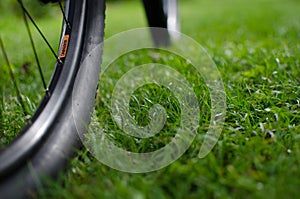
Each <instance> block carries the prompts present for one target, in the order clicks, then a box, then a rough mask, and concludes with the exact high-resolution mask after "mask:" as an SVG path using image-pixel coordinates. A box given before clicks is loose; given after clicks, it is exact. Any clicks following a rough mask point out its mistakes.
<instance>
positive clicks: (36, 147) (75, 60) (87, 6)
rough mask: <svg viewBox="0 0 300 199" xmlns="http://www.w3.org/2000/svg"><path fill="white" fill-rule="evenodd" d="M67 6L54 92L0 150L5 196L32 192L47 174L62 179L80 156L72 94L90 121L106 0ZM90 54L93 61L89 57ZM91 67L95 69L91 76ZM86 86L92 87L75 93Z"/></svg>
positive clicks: (73, 0)
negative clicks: (81, 102) (63, 172)
mask: <svg viewBox="0 0 300 199" xmlns="http://www.w3.org/2000/svg"><path fill="white" fill-rule="evenodd" d="M64 4H65V9H64V16H63V25H62V33H61V39H60V45H59V46H60V49H59V53H58V56H57V57H58V58H59V60H58V62H57V63H56V66H55V70H54V72H53V75H52V79H51V82H50V84H49V93H50V95H48V94H46V95H45V97H44V98H43V100H42V102H41V104H40V105H39V107H38V109H37V110H36V112H35V114H34V115H33V117H32V118H31V122H30V124H28V125H27V126H26V127H25V128H24V129H23V131H22V132H21V133H20V135H19V136H18V137H17V138H16V139H15V140H13V142H12V143H10V144H9V145H8V146H7V147H6V148H4V149H3V150H2V151H1V152H0V195H1V198H24V197H28V196H30V195H31V194H32V193H34V192H35V191H36V189H37V187H38V186H39V185H40V184H42V183H43V180H42V179H43V177H45V176H46V177H52V178H55V177H57V174H58V171H59V170H61V169H62V168H64V167H65V166H66V163H67V159H68V158H70V157H72V156H73V155H75V153H74V152H75V150H74V148H75V147H79V146H81V142H80V139H79V136H78V134H77V130H76V127H75V124H74V123H75V121H74V118H73V116H72V114H73V113H72V97H73V98H75V99H76V100H84V101H85V102H86V103H85V104H84V105H85V106H84V107H80V109H79V110H80V111H79V112H77V113H76V114H77V115H76V117H77V118H80V120H81V121H82V122H85V123H89V120H90V114H91V111H92V107H93V102H94V97H95V93H96V87H97V83H98V79H99V73H100V61H101V60H100V59H101V53H102V49H101V48H99V46H101V45H100V44H101V43H102V41H103V34H104V33H103V30H104V12H105V0H89V1H88V0H67V1H65V3H64ZM86 57H89V59H90V60H92V61H88V62H87V61H84V60H85V58H86ZM91 68H92V69H93V71H94V73H93V74H90V76H86V75H87V72H86V70H90V69H91ZM82 84H84V85H82ZM74 85H76V86H74ZM82 86H85V87H88V89H85V90H84V92H80V93H79V92H76V90H82V89H81V88H80V87H82ZM72 93H76V95H75V96H74V95H73V96H72ZM81 132H82V131H81Z"/></svg>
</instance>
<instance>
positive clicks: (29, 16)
mask: <svg viewBox="0 0 300 199" xmlns="http://www.w3.org/2000/svg"><path fill="white" fill-rule="evenodd" d="M18 2H19V4H20V7H21V8H22V10H23V12H24V13H25V14H26V16H27V17H28V18H29V20H30V21H31V23H32V24H33V25H34V27H35V28H36V30H37V31H38V32H39V34H40V35H41V37H42V38H43V40H44V42H45V43H46V44H47V46H48V47H49V49H50V50H51V52H52V54H53V55H54V57H55V58H56V61H57V62H58V63H60V64H62V61H61V59H60V58H59V57H58V56H57V55H56V53H55V51H54V49H53V48H52V46H51V44H50V43H49V41H48V40H47V38H46V37H45V35H44V34H43V33H42V31H41V30H40V28H39V27H38V25H37V24H36V23H35V21H34V20H33V18H32V17H31V15H30V14H29V12H28V11H27V9H26V8H25V7H24V4H23V1H22V0H18Z"/></svg>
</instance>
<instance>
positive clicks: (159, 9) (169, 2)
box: [143, 0, 180, 46]
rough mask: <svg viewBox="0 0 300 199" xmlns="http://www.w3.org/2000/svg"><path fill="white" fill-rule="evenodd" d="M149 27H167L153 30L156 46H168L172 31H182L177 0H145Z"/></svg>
mask: <svg viewBox="0 0 300 199" xmlns="http://www.w3.org/2000/svg"><path fill="white" fill-rule="evenodd" d="M143 4H144V8H145V12H146V16H147V20H148V25H149V27H157V28H165V30H162V29H160V30H159V31H157V29H153V30H152V32H151V33H152V38H153V41H154V44H155V45H156V46H161V45H163V46H167V45H169V43H170V37H172V32H170V31H178V32H179V31H180V22H179V14H178V5H177V4H178V3H177V0H143Z"/></svg>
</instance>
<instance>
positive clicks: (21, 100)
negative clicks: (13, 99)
mask: <svg viewBox="0 0 300 199" xmlns="http://www.w3.org/2000/svg"><path fill="white" fill-rule="evenodd" d="M0 47H1V50H2V54H3V57H4V60H5V62H6V65H7V67H8V70H9V75H10V77H11V79H12V81H13V84H14V87H15V90H16V93H17V98H18V100H19V102H20V104H21V107H22V110H23V114H24V116H25V119H26V120H28V119H29V114H28V111H27V110H26V107H25V104H24V101H23V98H22V95H21V91H20V88H19V85H18V83H17V80H16V78H15V75H14V73H13V70H12V67H11V64H10V61H9V59H8V56H7V53H6V50H5V47H4V44H3V41H2V37H1V36H0Z"/></svg>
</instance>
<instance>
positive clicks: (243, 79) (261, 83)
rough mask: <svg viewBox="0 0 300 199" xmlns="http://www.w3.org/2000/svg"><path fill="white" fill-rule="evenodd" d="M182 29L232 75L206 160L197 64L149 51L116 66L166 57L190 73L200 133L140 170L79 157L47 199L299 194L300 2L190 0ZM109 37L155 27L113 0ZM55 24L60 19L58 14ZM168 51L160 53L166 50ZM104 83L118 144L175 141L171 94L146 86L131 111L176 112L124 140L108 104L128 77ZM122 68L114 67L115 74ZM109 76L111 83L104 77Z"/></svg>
mask: <svg viewBox="0 0 300 199" xmlns="http://www.w3.org/2000/svg"><path fill="white" fill-rule="evenodd" d="M180 11H181V22H182V32H183V33H184V34H186V35H188V36H190V37H191V38H193V39H195V40H196V41H197V42H198V43H199V44H201V45H202V46H203V47H204V48H205V49H206V50H207V52H208V54H209V55H210V56H211V57H212V60H213V61H214V62H215V63H216V66H217V68H218V69H219V72H220V74H221V76H222V79H223V83H224V87H225V91H226V101H227V102H226V103H227V113H226V118H225V124H224V127H223V131H222V134H221V136H220V138H219V140H218V141H217V144H216V145H215V147H214V148H213V150H212V151H211V152H210V153H209V154H208V155H207V156H206V157H205V158H202V159H200V158H198V157H197V154H198V152H199V146H201V142H202V141H203V139H202V138H203V134H204V133H205V131H206V130H207V126H208V124H209V122H210V112H209V110H210V107H209V106H210V101H209V99H208V94H207V92H208V91H207V89H206V87H205V83H204V82H203V80H202V79H201V77H200V76H199V75H196V74H195V73H194V72H193V70H192V69H191V68H190V67H189V63H188V62H186V61H184V60H182V58H180V57H176V56H175V55H168V54H167V53H166V52H162V51H140V52H133V53H132V54H130V55H125V56H123V57H121V58H120V59H118V60H117V61H115V62H114V63H113V64H114V65H117V66H122V67H121V69H122V68H127V67H132V65H140V64H142V63H145V62H146V63H147V62H149V61H153V60H156V61H157V62H159V63H168V64H170V65H172V66H173V67H174V68H175V69H176V70H178V71H180V72H181V73H182V74H184V76H185V77H186V79H187V80H188V81H190V82H191V85H193V89H194V91H195V93H196V95H197V97H198V98H199V105H200V106H199V107H200V110H201V113H202V114H201V116H200V117H199V121H200V128H199V129H198V135H197V137H196V139H195V140H194V142H193V143H192V145H191V146H190V148H189V149H188V150H187V151H186V152H185V153H184V155H183V156H181V157H180V158H179V159H178V160H177V161H175V162H174V163H172V164H171V165H169V166H167V167H165V168H162V169H160V170H157V171H154V172H150V173H142V174H131V173H125V172H121V171H118V170H115V169H112V168H110V167H108V166H105V165H104V164H102V163H100V162H99V161H97V160H96V159H95V158H94V157H93V156H92V155H91V154H90V153H89V152H88V151H87V150H82V151H79V152H78V156H77V157H76V158H74V159H72V160H70V162H71V163H70V166H69V167H68V169H67V170H65V171H63V172H62V173H61V175H60V178H59V180H58V181H56V182H53V181H51V180H49V183H48V184H49V185H48V187H47V188H46V189H45V188H42V189H40V190H39V195H38V196H37V198H68V199H69V198H122V199H123V198H128V199H132V198H136V199H139V198H297V197H298V195H299V194H298V189H299V187H300V171H299V169H300V168H299V167H300V130H299V128H300V21H299V14H298V13H300V2H299V1H297V0H253V1H246V0H223V1H218V0H211V1H203V0H186V1H181V2H180ZM106 17H107V19H106V30H105V32H106V36H105V37H106V38H109V37H110V36H112V35H113V34H116V33H118V32H121V31H125V30H128V29H131V28H137V27H143V26H145V25H146V21H145V17H144V13H143V9H142V6H141V3H140V2H139V1H116V2H112V3H108V5H107V12H106ZM49 20H51V19H49ZM157 54H159V56H157ZM115 73H116V74H115V76H110V77H109V79H108V78H106V79H105V78H104V79H103V80H100V88H101V85H102V86H103V84H104V88H105V89H103V90H100V91H99V92H98V97H97V102H96V111H95V118H94V119H95V120H97V121H98V122H99V123H100V125H101V128H103V129H104V130H106V132H108V133H109V134H110V136H111V138H114V139H115V142H116V144H118V145H119V146H121V147H123V148H126V149H129V150H131V151H135V152H145V151H146V152H148V151H153V150H156V149H158V148H160V147H161V146H164V145H165V144H167V143H168V142H169V141H170V139H172V137H173V136H174V131H175V130H174V128H176V127H177V126H178V125H179V123H180V120H179V119H180V117H179V116H180V112H181V110H180V106H179V105H178V101H177V100H176V99H175V98H174V96H173V95H172V93H171V92H169V91H168V90H167V89H165V88H164V87H160V86H157V85H153V84H150V85H145V86H143V87H141V88H139V89H138V90H136V91H135V92H134V95H133V97H132V98H131V101H130V105H131V107H130V109H129V112H130V114H131V115H134V117H135V118H136V120H137V123H138V124H140V125H147V124H148V123H149V118H148V117H147V116H148V112H149V109H150V107H151V106H152V105H153V104H156V103H160V104H162V105H163V106H164V107H165V108H166V110H167V114H168V119H167V124H166V127H164V129H163V133H161V134H159V135H157V136H155V138H153V139H145V140H139V142H138V143H137V141H136V140H134V139H132V138H128V136H124V135H123V134H122V131H121V130H120V129H118V126H117V125H116V124H115V123H114V121H113V119H112V118H111V116H110V111H109V109H108V105H107V103H106V100H107V99H106V98H107V96H109V94H110V92H111V91H110V90H112V89H113V85H110V83H111V82H115V81H117V80H118V78H119V76H120V74H118V71H117V72H115ZM112 74H113V73H112ZM104 80H105V81H104Z"/></svg>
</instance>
